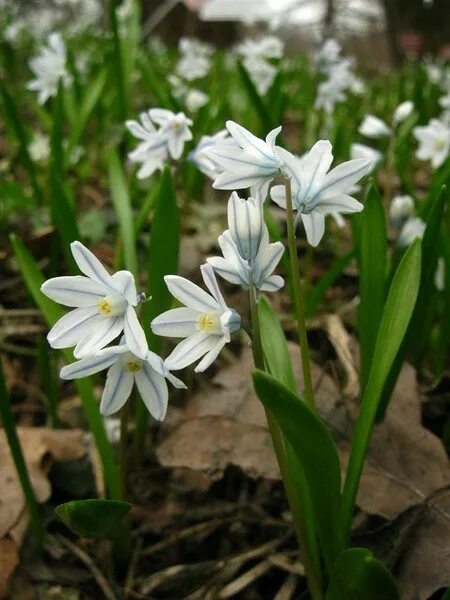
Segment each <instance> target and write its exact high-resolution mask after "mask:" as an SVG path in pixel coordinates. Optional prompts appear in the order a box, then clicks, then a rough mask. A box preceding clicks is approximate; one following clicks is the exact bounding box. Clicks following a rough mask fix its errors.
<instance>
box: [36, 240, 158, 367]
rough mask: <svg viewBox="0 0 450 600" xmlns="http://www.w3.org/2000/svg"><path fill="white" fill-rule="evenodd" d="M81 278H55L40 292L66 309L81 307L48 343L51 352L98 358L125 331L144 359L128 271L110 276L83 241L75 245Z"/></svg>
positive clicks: (144, 347) (64, 320)
mask: <svg viewBox="0 0 450 600" xmlns="http://www.w3.org/2000/svg"><path fill="white" fill-rule="evenodd" d="M70 247H71V250H72V254H73V257H74V259H75V262H76V263H77V265H78V268H79V269H80V271H81V272H82V273H84V275H86V277H83V276H81V275H76V276H73V277H72V276H69V277H54V278H53V279H49V280H48V281H46V282H45V283H43V284H42V286H41V291H42V292H43V293H44V294H45V295H46V296H48V297H49V298H51V299H52V300H54V301H55V302H59V303H60V304H64V306H70V307H76V308H75V310H72V311H71V312H69V313H68V314H66V315H64V317H61V319H59V321H58V322H57V323H56V324H55V325H54V326H53V327H52V329H51V330H50V332H49V334H48V336H47V339H48V341H49V344H50V346H51V347H52V348H70V347H71V346H75V350H74V356H75V358H84V357H86V356H88V355H90V354H94V353H95V352H97V351H98V350H101V349H102V348H104V347H105V346H106V345H107V344H109V343H110V342H112V340H114V339H115V338H116V337H117V336H118V335H120V334H121V333H122V331H123V332H124V335H125V341H126V343H127V346H128V347H129V349H130V351H131V352H133V353H134V354H136V355H137V356H140V357H142V358H145V356H146V355H147V350H148V347H147V342H146V339H145V334H144V331H143V329H142V327H141V325H140V323H139V321H138V318H137V316H136V310H135V307H136V306H137V304H138V303H139V300H140V297H139V296H138V294H137V293H136V286H135V283H134V277H133V275H132V274H131V273H130V272H129V271H118V272H117V273H114V275H110V274H109V273H108V272H107V270H106V269H105V267H104V266H103V265H102V263H101V262H100V261H99V260H98V258H96V257H95V256H94V255H93V254H92V252H90V251H89V250H88V249H87V248H86V247H85V246H83V244H81V243H80V242H72V244H71V245H70Z"/></svg>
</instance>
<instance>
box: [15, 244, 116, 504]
mask: <svg viewBox="0 0 450 600" xmlns="http://www.w3.org/2000/svg"><path fill="white" fill-rule="evenodd" d="M11 242H12V245H13V248H14V252H15V256H16V259H17V261H18V263H19V267H20V271H21V273H22V276H23V279H24V281H25V283H26V285H27V287H28V291H29V292H30V294H31V296H32V297H33V299H34V301H35V303H36V305H37V306H38V307H39V308H40V310H41V311H42V314H43V315H44V318H45V319H46V321H47V323H48V324H49V325H53V324H54V323H56V321H57V320H58V319H60V318H61V317H62V316H63V314H64V311H63V310H62V309H61V308H60V307H59V306H58V305H57V304H55V303H54V302H52V301H51V300H49V299H48V298H47V297H46V296H44V294H42V293H41V285H42V284H43V283H44V277H43V275H42V273H41V271H40V270H39V268H38V266H37V265H36V262H35V260H34V259H33V257H32V256H31V254H30V253H29V251H28V250H27V248H26V247H25V246H24V245H23V244H22V242H21V241H20V240H19V238H17V237H16V236H15V235H12V236H11ZM63 354H64V356H65V358H66V360H67V361H68V362H71V361H72V360H73V357H72V352H71V351H70V350H64V351H63ZM75 385H76V386H77V389H78V393H79V394H80V398H81V402H82V405H83V409H84V412H85V414H86V418H87V421H88V424H89V429H90V431H91V433H92V435H93V436H94V440H95V443H96V446H97V450H98V453H99V455H100V459H101V461H102V466H103V475H104V478H105V483H106V487H107V490H108V492H109V495H110V497H111V498H113V499H117V498H119V497H120V485H119V473H118V470H117V467H116V465H115V462H114V453H113V449H112V446H111V444H110V442H109V440H108V438H107V436H106V432H105V427H104V425H103V420H102V418H101V416H100V412H99V409H98V401H97V399H96V397H95V394H94V389H93V386H92V384H91V382H90V380H89V379H78V380H77V381H76V382H75Z"/></svg>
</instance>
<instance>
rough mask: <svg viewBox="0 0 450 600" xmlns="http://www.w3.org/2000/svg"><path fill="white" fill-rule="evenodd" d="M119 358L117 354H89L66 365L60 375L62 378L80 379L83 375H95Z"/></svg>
mask: <svg viewBox="0 0 450 600" xmlns="http://www.w3.org/2000/svg"><path fill="white" fill-rule="evenodd" d="M116 360H117V354H111V353H109V354H106V355H105V354H103V355H101V354H100V355H96V356H89V357H87V358H83V359H82V360H77V361H76V362H73V363H71V364H70V365H66V366H65V367H63V368H62V369H61V372H60V374H59V376H60V377H61V379H80V378H81V377H88V376H89V375H94V373H98V372H99V371H103V369H107V368H108V367H110V366H111V365H112V364H113V363H114V362H116Z"/></svg>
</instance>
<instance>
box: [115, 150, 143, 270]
mask: <svg viewBox="0 0 450 600" xmlns="http://www.w3.org/2000/svg"><path fill="white" fill-rule="evenodd" d="M108 172H109V189H110V191H111V198H112V201H113V204H114V208H115V209H116V213H117V218H118V220H119V228H120V235H121V238H122V246H123V253H124V260H125V266H126V268H127V269H128V270H129V271H131V272H132V273H134V274H137V270H138V265H137V256H136V240H135V236H134V224H133V211H132V208H131V200H130V195H129V191H128V185H127V181H126V179H125V174H124V172H123V170H122V167H121V164H120V161H119V157H118V155H117V152H116V151H115V150H114V149H111V150H110V151H109V153H108Z"/></svg>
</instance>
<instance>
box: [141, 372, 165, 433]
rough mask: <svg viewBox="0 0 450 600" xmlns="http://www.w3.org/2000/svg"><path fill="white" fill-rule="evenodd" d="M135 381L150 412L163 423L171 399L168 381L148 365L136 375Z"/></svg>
mask: <svg viewBox="0 0 450 600" xmlns="http://www.w3.org/2000/svg"><path fill="white" fill-rule="evenodd" d="M134 379H135V381H136V385H137V387H138V390H139V393H140V394H141V398H142V400H143V402H144V404H145V406H146V407H147V409H148V411H149V412H150V414H151V415H152V417H153V418H155V419H156V420H157V421H162V420H163V419H164V417H165V416H166V411H167V401H168V399H169V390H168V389H167V383H166V380H165V379H164V377H163V376H162V375H160V374H159V373H157V372H156V371H155V370H154V369H152V367H151V366H150V365H149V364H146V363H144V365H143V367H142V369H141V370H140V371H138V372H137V373H135V375H134Z"/></svg>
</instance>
